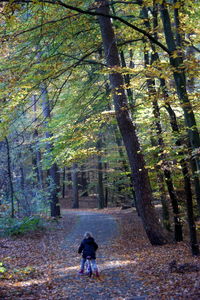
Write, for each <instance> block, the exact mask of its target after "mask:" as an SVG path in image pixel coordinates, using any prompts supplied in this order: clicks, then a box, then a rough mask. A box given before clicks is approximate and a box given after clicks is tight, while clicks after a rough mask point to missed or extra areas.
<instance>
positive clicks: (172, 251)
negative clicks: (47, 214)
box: [0, 208, 200, 300]
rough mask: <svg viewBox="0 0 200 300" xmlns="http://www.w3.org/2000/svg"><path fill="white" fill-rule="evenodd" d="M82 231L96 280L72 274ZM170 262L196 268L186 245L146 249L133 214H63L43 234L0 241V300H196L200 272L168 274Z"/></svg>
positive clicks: (108, 211)
mask: <svg viewBox="0 0 200 300" xmlns="http://www.w3.org/2000/svg"><path fill="white" fill-rule="evenodd" d="M88 230H89V231H92V232H93V234H94V236H95V239H96V241H97V243H98V244H99V249H98V251H97V263H98V266H99V269H100V278H96V277H92V278H89V277H88V276H85V275H84V276H80V275H78V274H77V273H78V270H79V263H80V256H79V255H78V254H77V248H78V246H79V243H80V241H81V239H82V235H83V233H84V232H85V231H88ZM173 259H176V261H177V263H178V265H181V264H185V263H191V264H193V265H198V266H200V258H199V257H193V256H192V255H191V253H190V249H189V245H188V243H187V242H181V243H178V244H172V245H165V246H156V247H155V246H152V245H151V244H150V243H149V242H148V239H147V237H146V235H145V233H144V230H143V227H142V224H141V221H140V219H139V218H138V217H137V214H136V213H135V211H134V210H133V209H128V210H120V209H118V208H117V209H105V210H101V211H100V210H84V211H83V210H63V218H62V219H60V220H59V221H58V222H56V221H54V222H51V225H49V226H47V228H46V230H45V231H40V232H35V233H32V234H26V235H24V236H21V237H16V238H1V239H0V262H3V264H4V266H5V267H6V269H7V271H6V272H5V273H0V274H2V275H0V276H1V277H0V279H1V280H0V299H9V300H12V299H13V300H18V299H23V300H30V299H37V300H42V299H49V300H51V299H52V300H53V299H55V300H57V299H60V300H64V299H75V300H76V299H83V300H84V299H87V300H90V299H91V300H92V299H112V300H134V299H135V300H136V299H141V300H142V299H170V300H173V299H200V290H199V286H200V276H199V275H200V272H198V271H194V272H192V271H191V272H189V271H185V272H183V273H178V272H170V270H169V263H170V262H171V261H172V260H173Z"/></svg>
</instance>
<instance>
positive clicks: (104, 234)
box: [55, 211, 146, 300]
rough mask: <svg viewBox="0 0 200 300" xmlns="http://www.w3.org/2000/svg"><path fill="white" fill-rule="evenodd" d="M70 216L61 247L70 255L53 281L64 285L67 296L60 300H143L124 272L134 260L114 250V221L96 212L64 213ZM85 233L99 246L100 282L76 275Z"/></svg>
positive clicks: (139, 287)
mask: <svg viewBox="0 0 200 300" xmlns="http://www.w3.org/2000/svg"><path fill="white" fill-rule="evenodd" d="M72 213H73V214H75V215H76V217H77V220H76V223H75V225H74V227H73V229H72V231H71V232H70V233H69V234H68V235H67V236H66V238H65V239H64V242H63V243H62V246H61V247H62V248H63V250H67V251H70V253H72V256H71V259H70V260H69V261H68V260H67V261H66V263H64V264H63V269H62V268H60V271H59V270H58V275H59V276H58V277H57V279H55V280H57V281H58V283H59V282H60V281H61V280H62V281H63V280H65V283H66V284H65V287H64V288H63V289H62V291H63V294H65V295H67V294H68V296H67V297H66V298H61V299H70V300H71V299H83V300H84V299H87V300H90V299H91V300H92V299H113V300H114V299H121V300H122V299H126V300H136V299H141V300H143V299H146V297H145V296H141V295H140V290H141V283H140V282H139V281H137V280H136V279H135V280H134V281H133V277H131V278H130V276H129V272H127V265H129V266H130V265H131V264H132V265H134V261H130V260H127V257H126V256H125V255H123V254H118V253H117V252H116V251H114V249H115V247H114V244H115V239H116V238H117V236H118V234H119V228H118V224H117V221H116V219H115V218H114V217H113V216H111V215H108V214H102V213H97V212H88V211H76V212H65V214H66V215H67V214H72ZM85 231H91V232H92V233H93V235H94V237H95V240H96V242H97V243H98V245H99V249H98V251H97V263H98V266H99V269H100V274H101V276H100V280H98V279H96V278H92V279H90V278H88V277H87V276H80V275H77V272H78V269H79V262H80V258H79V257H78V255H77V248H78V246H79V244H80V241H81V240H82V237H83V234H84V233H85ZM72 261H73V263H72ZM66 265H67V266H66ZM61 269H62V271H61Z"/></svg>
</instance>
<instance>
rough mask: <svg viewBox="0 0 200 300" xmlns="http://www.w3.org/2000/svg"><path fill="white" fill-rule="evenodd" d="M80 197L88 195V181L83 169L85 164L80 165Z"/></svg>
mask: <svg viewBox="0 0 200 300" xmlns="http://www.w3.org/2000/svg"><path fill="white" fill-rule="evenodd" d="M81 189H82V193H81V197H87V196H88V190H87V189H88V182H87V173H86V170H85V166H81Z"/></svg>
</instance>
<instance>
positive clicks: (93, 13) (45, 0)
mask: <svg viewBox="0 0 200 300" xmlns="http://www.w3.org/2000/svg"><path fill="white" fill-rule="evenodd" d="M1 2H2V3H3V2H10V1H8V0H0V3H1ZM14 3H18V4H20V3H27V4H28V3H33V4H36V3H35V1H34V0H14V1H12V4H14ZM40 3H47V4H52V5H60V6H62V7H64V8H66V9H69V10H72V11H76V12H78V13H81V14H85V15H90V16H102V17H105V18H111V19H113V20H117V21H119V22H121V23H123V24H125V25H126V26H128V27H130V28H132V29H134V30H135V31H137V32H139V33H142V34H143V35H144V36H146V37H147V38H148V39H149V40H150V41H152V42H153V43H154V44H156V45H157V46H159V47H160V48H161V49H163V50H164V51H165V52H166V53H168V54H169V55H171V54H172V53H171V51H169V50H168V48H167V47H165V46H164V45H163V44H162V43H160V42H159V41H157V40H156V39H155V38H154V37H153V36H152V35H151V34H149V33H148V32H146V31H145V30H143V29H141V28H138V27H137V26H135V25H133V24H131V23H129V22H128V21H126V20H124V19H123V18H121V17H118V16H114V15H110V14H104V13H100V12H96V11H92V10H84V9H81V8H78V7H75V6H72V5H68V4H66V3H64V2H62V1H60V0H57V1H56V0H55V1H53V0H52V1H50V0H41V1H40ZM93 9H95V7H94V8H93Z"/></svg>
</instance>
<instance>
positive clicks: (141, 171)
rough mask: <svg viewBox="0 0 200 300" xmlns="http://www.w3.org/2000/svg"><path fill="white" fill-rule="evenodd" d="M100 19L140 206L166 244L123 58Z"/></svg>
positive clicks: (157, 241)
mask: <svg viewBox="0 0 200 300" xmlns="http://www.w3.org/2000/svg"><path fill="white" fill-rule="evenodd" d="M96 2H97V3H98V8H97V12H100V13H104V14H109V6H108V2H107V1H96ZM98 20H99V25H100V29H101V35H102V40H103V45H104V52H105V59H106V63H107V66H108V67H109V68H110V69H111V72H110V75H109V79H110V85H111V88H112V92H113V100H114V106H115V112H116V118H117V122H118V126H119V129H120V132H121V135H122V138H123V141H124V145H125V148H126V151H127V155H128V159H129V162H130V166H131V171H132V177H133V181H134V188H135V192H136V199H137V204H138V209H139V212H140V216H141V218H142V222H143V225H144V228H145V231H146V233H147V236H148V238H149V240H150V242H151V243H152V244H153V245H162V244H164V243H166V242H167V237H166V235H165V233H164V231H163V229H162V227H161V225H160V223H159V220H158V217H157V215H156V213H155V210H154V207H153V205H152V192H151V187H150V182H149V178H148V172H147V170H146V169H145V162H144V158H143V155H142V153H141V149H140V145H139V141H138V137H137V133H136V127H135V125H134V124H133V122H132V120H131V116H130V113H129V111H128V105H127V98H126V95H125V91H124V87H123V86H124V82H123V77H122V75H121V74H120V73H118V72H117V70H116V68H117V67H119V66H120V62H119V54H118V49H117V46H116V41H115V35H114V31H113V28H112V24H111V20H110V19H109V18H105V17H103V16H99V17H98Z"/></svg>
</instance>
